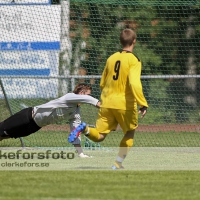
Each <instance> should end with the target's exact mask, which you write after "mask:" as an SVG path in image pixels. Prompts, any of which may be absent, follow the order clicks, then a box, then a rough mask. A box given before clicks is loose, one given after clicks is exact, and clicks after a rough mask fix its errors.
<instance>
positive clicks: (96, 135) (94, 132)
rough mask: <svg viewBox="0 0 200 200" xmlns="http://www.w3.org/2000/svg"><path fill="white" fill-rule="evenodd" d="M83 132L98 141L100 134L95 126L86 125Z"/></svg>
mask: <svg viewBox="0 0 200 200" xmlns="http://www.w3.org/2000/svg"><path fill="white" fill-rule="evenodd" d="M83 133H84V134H85V136H87V137H88V138H89V139H90V140H92V141H93V142H99V138H100V135H99V132H98V131H97V130H96V128H90V127H88V126H86V128H85V130H84V132H83Z"/></svg>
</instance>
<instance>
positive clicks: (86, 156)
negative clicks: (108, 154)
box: [78, 153, 92, 158]
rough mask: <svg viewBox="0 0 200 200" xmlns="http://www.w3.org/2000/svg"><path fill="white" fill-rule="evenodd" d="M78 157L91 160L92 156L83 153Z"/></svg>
mask: <svg viewBox="0 0 200 200" xmlns="http://www.w3.org/2000/svg"><path fill="white" fill-rule="evenodd" d="M78 157H80V158H92V156H89V155H86V154H84V153H80V154H79V155H78Z"/></svg>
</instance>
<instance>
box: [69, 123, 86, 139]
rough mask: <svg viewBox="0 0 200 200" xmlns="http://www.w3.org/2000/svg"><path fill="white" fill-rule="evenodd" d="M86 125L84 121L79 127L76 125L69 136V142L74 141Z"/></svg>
mask: <svg viewBox="0 0 200 200" xmlns="http://www.w3.org/2000/svg"><path fill="white" fill-rule="evenodd" d="M85 127H86V123H85V122H83V123H81V124H80V125H78V127H76V128H75V129H74V130H73V131H72V132H71V133H70V134H69V137H68V142H70V143H72V142H74V140H75V139H76V138H77V137H78V136H79V135H80V134H81V132H82V131H84V130H85Z"/></svg>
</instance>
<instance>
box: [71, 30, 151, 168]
mask: <svg viewBox="0 0 200 200" xmlns="http://www.w3.org/2000/svg"><path fill="white" fill-rule="evenodd" d="M120 43H121V45H122V47H123V48H122V50H121V51H120V52H116V53H114V54H113V55H111V56H110V57H109V58H108V59H107V62H106V66H105V68H104V71H103V74H102V78H101V82H100V88H101V107H100V109H99V113H98V118H97V121H96V128H89V127H88V126H87V125H86V124H85V123H82V124H81V125H80V127H78V128H77V129H75V130H74V132H71V137H72V138H73V137H74V138H76V137H77V136H78V135H79V134H80V133H81V132H83V134H85V135H86V136H87V137H88V138H89V139H91V140H92V141H94V142H101V141H103V140H104V139H105V137H106V136H107V135H108V134H109V133H110V132H111V131H112V130H115V129H116V128H117V125H118V124H119V125H120V127H121V128H122V130H123V132H124V137H123V138H122V140H121V143H120V148H119V153H118V156H117V158H116V161H115V162H114V164H113V166H112V169H120V168H123V166H122V162H123V160H124V159H125V157H126V156H127V154H128V151H129V149H130V148H131V147H132V146H133V142H134V132H135V129H136V128H137V127H138V113H139V114H140V113H141V117H142V118H143V117H144V116H145V114H146V112H147V107H148V104H147V101H146V99H145V97H144V95H143V90H142V84H141V80H140V76H141V68H142V63H141V61H140V60H139V59H138V58H137V57H136V56H135V55H134V54H133V53H132V51H133V49H134V46H135V43H136V33H135V32H134V31H133V30H131V29H124V30H123V31H122V32H121V34H120ZM137 105H139V106H140V109H139V112H138V109H137Z"/></svg>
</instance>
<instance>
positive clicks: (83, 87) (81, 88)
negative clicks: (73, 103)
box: [73, 83, 92, 94]
mask: <svg viewBox="0 0 200 200" xmlns="http://www.w3.org/2000/svg"><path fill="white" fill-rule="evenodd" d="M87 90H90V91H92V87H91V86H90V85H87V84H85V83H80V84H78V85H77V86H76V87H75V88H74V91H73V93H75V94H79V93H80V92H81V91H84V92H86V91H87Z"/></svg>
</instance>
